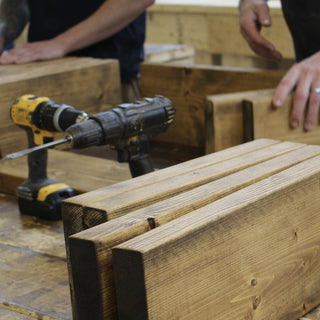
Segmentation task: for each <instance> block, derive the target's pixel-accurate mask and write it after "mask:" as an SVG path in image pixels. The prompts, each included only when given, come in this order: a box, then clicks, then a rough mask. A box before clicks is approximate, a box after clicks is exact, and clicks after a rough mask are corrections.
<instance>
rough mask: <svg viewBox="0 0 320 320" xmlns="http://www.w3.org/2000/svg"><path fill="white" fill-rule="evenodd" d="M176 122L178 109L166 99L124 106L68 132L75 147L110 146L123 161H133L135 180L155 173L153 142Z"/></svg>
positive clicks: (131, 166) (96, 116)
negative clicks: (137, 177)
mask: <svg viewBox="0 0 320 320" xmlns="http://www.w3.org/2000/svg"><path fill="white" fill-rule="evenodd" d="M174 119H175V108H174V106H173V104H172V102H171V101H170V100H169V99H167V98H166V97H164V96H161V95H157V96H155V97H154V98H143V99H141V100H138V101H135V102H133V103H123V104H120V105H118V106H115V107H114V108H112V109H110V110H108V111H105V112H101V113H98V114H96V115H93V116H91V117H90V118H89V120H87V121H85V122H82V123H76V124H74V125H72V126H71V127H69V128H68V129H67V131H66V137H67V138H68V139H69V141H70V145H71V148H75V149H80V148H87V147H90V146H98V145H106V144H109V145H110V147H111V148H112V149H115V150H117V152H118V161H119V162H129V167H130V171H131V174H132V176H133V177H135V176H138V175H141V174H144V173H147V172H151V171H153V164H152V161H151V159H150V155H149V142H150V139H151V138H152V137H154V136H156V135H159V134H161V133H163V132H165V131H166V130H167V129H168V128H169V126H170V124H171V123H172V122H173V121H174Z"/></svg>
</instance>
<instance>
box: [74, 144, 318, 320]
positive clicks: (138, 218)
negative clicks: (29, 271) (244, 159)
mask: <svg viewBox="0 0 320 320" xmlns="http://www.w3.org/2000/svg"><path fill="white" fill-rule="evenodd" d="M319 153H320V148H319V147H317V146H304V147H302V148H299V149H297V150H295V151H292V152H288V153H286V154H284V155H281V156H278V157H275V158H274V159H271V160H268V161H265V162H262V163H260V164H257V165H255V166H251V167H249V168H247V169H244V170H241V171H238V172H236V173H233V174H230V175H227V176H225V177H223V178H220V179H218V180H215V181H213V182H209V183H207V184H204V185H203V186H200V187H198V188H194V189H192V190H190V191H187V192H184V193H182V194H180V195H177V196H174V197H172V198H170V199H166V200H163V201H160V200H159V201H158V202H156V203H154V204H152V205H150V206H147V207H145V208H142V209H140V210H136V211H133V212H131V213H129V214H127V215H124V216H122V217H121V218H117V219H114V220H111V221H109V222H106V223H103V224H100V225H99V226H96V227H93V228H90V229H88V230H86V231H83V232H80V233H77V234H75V235H73V236H71V237H70V238H69V248H70V249H69V250H70V259H71V272H72V277H73V283H74V290H73V291H74V294H75V302H76V303H75V305H76V306H75V308H76V309H77V318H78V319H79V320H80V319H87V318H88V317H89V315H90V316H91V317H92V318H93V319H116V318H117V314H116V307H115V306H116V302H115V287H114V278H113V272H112V251H111V250H112V248H113V247H114V246H115V245H117V244H120V243H122V242H124V241H126V240H129V239H131V238H133V237H135V236H137V235H139V234H143V233H145V232H147V231H149V230H150V229H152V228H155V227H159V226H161V225H163V224H165V223H167V222H169V221H171V220H173V219H176V218H178V217H179V216H182V215H184V214H187V213H188V212H191V211H194V210H196V209H198V208H200V207H203V206H205V205H207V204H209V203H212V202H213V201H216V200H217V199H219V198H222V197H224V196H226V195H228V194H230V193H232V192H235V191H237V190H239V189H241V188H244V187H246V186H247V185H249V184H252V183H255V182H257V181H259V180H262V179H263V178H265V177H267V176H270V175H272V174H275V173H277V172H279V171H281V170H284V169H286V168H288V167H289V166H292V165H294V164H296V163H298V162H300V161H304V160H306V159H308V158H309V157H314V156H316V155H319ZM97 275H99V277H97ZM84 279H85V280H84ZM87 301H90V304H88V303H87Z"/></svg>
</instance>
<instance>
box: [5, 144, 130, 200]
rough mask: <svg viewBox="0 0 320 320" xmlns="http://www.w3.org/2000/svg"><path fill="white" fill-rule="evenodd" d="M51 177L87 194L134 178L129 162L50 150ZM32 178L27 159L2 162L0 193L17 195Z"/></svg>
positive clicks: (49, 173) (49, 171)
mask: <svg viewBox="0 0 320 320" xmlns="http://www.w3.org/2000/svg"><path fill="white" fill-rule="evenodd" d="M47 173H48V177H50V178H51V179H55V180H57V181H61V182H63V183H66V184H67V185H69V186H70V187H72V188H73V189H74V190H75V191H76V192H77V193H84V192H88V191H92V190H96V189H98V188H102V187H104V186H107V185H110V184H114V183H117V182H120V181H124V180H128V179H130V178H131V174H130V170H129V165H128V163H119V162H117V161H114V160H108V159H102V158H98V157H92V156H86V155H79V154H75V153H72V152H65V151H61V150H52V149H49V150H48V165H47ZM27 177H28V165H27V158H26V157H21V158H17V159H14V160H5V161H0V182H1V183H0V192H3V193H7V194H15V190H16V188H17V187H18V186H19V185H21V183H22V182H23V181H25V180H26V178H27Z"/></svg>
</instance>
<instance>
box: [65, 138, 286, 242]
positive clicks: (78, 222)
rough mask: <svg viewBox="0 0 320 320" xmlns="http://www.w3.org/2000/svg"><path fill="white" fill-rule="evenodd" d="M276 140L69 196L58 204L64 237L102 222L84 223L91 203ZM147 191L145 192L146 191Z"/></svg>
mask: <svg viewBox="0 0 320 320" xmlns="http://www.w3.org/2000/svg"><path fill="white" fill-rule="evenodd" d="M279 142H280V141H277V140H270V139H259V140H256V141H251V142H249V143H246V144H243V145H238V146H235V147H233V148H229V149H226V150H222V151H220V152H216V153H214V154H209V155H206V156H204V157H199V158H196V159H193V160H190V161H186V162H184V163H183V164H178V165H174V166H171V167H168V168H164V169H161V170H157V171H154V172H152V173H149V174H147V175H143V176H140V177H135V178H133V179H130V180H128V181H123V182H120V183H116V184H114V185H111V186H107V187H103V188H100V189H97V190H94V191H91V192H87V193H84V194H81V195H78V196H75V197H73V198H72V199H66V200H65V201H64V202H63V204H62V218H63V224H64V228H65V234H66V238H68V236H70V235H72V234H74V233H77V232H80V231H82V230H84V229H87V228H89V227H93V226H94V225H97V224H100V223H103V222H106V216H105V215H100V218H99V219H96V220H95V221H93V220H92V221H91V222H90V225H86V223H85V221H84V218H85V215H84V209H85V208H89V207H90V206H93V205H94V204H95V203H96V202H99V201H104V200H107V199H109V198H111V197H114V196H119V195H121V194H124V193H126V192H129V191H134V190H135V189H138V188H141V187H146V186H148V185H152V184H154V183H157V182H161V181H163V180H166V179H169V178H171V179H173V178H174V177H177V176H179V175H182V174H185V173H190V172H193V171H195V170H199V169H201V168H205V167H207V166H208V165H210V164H211V165H212V164H215V163H216V164H218V163H220V162H222V161H225V160H228V159H232V158H234V157H237V156H241V155H245V154H246V153H249V152H253V151H256V150H259V149H263V148H267V147H271V146H272V145H275V144H278V143H279ZM148 193H149V192H148Z"/></svg>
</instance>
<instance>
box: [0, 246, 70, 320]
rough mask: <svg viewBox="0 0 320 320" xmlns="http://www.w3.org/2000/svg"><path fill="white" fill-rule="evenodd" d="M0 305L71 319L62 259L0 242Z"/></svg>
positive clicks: (23, 311)
mask: <svg viewBox="0 0 320 320" xmlns="http://www.w3.org/2000/svg"><path fill="white" fill-rule="evenodd" d="M0 252H1V257H2V258H1V264H0V278H1V281H0V305H7V306H8V308H9V307H10V306H12V310H14V311H17V310H19V312H21V313H22V314H25V315H30V316H32V317H33V318H37V317H44V316H47V318H48V319H63V320H69V319H71V306H70V295H69V287H68V285H67V281H66V280H67V263H66V261H65V259H61V258H58V257H55V256H50V255H43V254H39V253H36V252H34V251H32V250H27V249H22V248H17V247H12V246H9V245H4V244H0Z"/></svg>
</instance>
